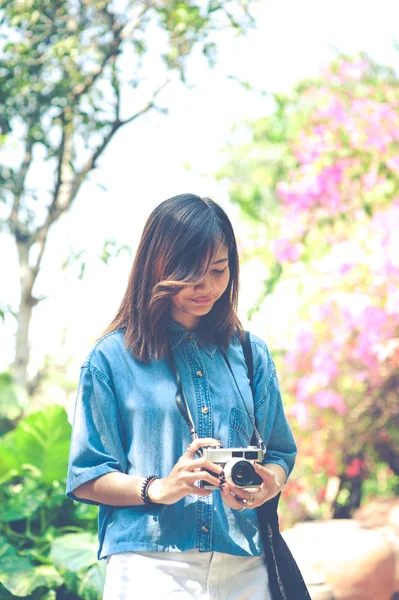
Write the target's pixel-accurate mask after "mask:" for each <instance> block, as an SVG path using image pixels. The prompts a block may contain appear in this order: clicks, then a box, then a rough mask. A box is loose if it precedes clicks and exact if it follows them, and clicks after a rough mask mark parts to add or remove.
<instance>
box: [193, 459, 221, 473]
mask: <svg viewBox="0 0 399 600" xmlns="http://www.w3.org/2000/svg"><path fill="white" fill-rule="evenodd" d="M184 467H185V468H186V469H188V470H192V471H194V469H207V470H208V471H212V472H213V473H218V474H220V473H223V467H222V466H221V465H217V464H216V463H213V462H212V461H210V460H208V459H207V458H197V459H195V460H191V461H190V462H187V463H185V465H184Z"/></svg>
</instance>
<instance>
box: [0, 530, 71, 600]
mask: <svg viewBox="0 0 399 600" xmlns="http://www.w3.org/2000/svg"><path fill="white" fill-rule="evenodd" d="M63 582H64V581H63V579H62V577H61V576H60V574H59V573H58V571H57V570H56V569H55V568H54V567H53V566H52V565H40V566H38V567H37V566H35V565H33V564H32V563H31V562H30V561H29V560H28V559H27V558H25V557H24V556H21V555H19V554H18V552H17V551H16V549H15V548H14V547H13V546H11V544H9V543H8V541H7V539H6V538H5V537H2V536H1V537H0V583H1V584H2V585H3V586H4V587H5V588H6V590H8V591H9V592H10V593H11V594H13V595H14V596H28V595H29V594H31V593H32V592H33V591H34V590H35V589H36V588H39V587H46V588H57V587H60V585H62V584H63Z"/></svg>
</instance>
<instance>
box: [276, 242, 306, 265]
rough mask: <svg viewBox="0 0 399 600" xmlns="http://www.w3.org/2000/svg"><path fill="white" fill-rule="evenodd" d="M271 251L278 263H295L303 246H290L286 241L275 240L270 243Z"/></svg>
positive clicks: (298, 244) (297, 244)
mask: <svg viewBox="0 0 399 600" xmlns="http://www.w3.org/2000/svg"><path fill="white" fill-rule="evenodd" d="M271 249H272V252H273V253H274V256H275V257H276V259H277V260H278V261H279V262H295V261H297V260H298V259H299V257H300V256H301V254H302V251H303V244H300V243H296V244H292V243H291V242H290V241H289V240H286V239H282V238H280V239H276V240H273V242H272V243H271Z"/></svg>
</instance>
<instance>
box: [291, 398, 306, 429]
mask: <svg viewBox="0 0 399 600" xmlns="http://www.w3.org/2000/svg"><path fill="white" fill-rule="evenodd" d="M291 414H292V416H293V417H294V419H296V420H297V421H298V425H301V426H304V425H306V423H307V422H308V420H309V408H308V406H306V404H304V403H303V402H297V403H296V404H294V406H293V407H292V408H291Z"/></svg>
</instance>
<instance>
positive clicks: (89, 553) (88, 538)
mask: <svg viewBox="0 0 399 600" xmlns="http://www.w3.org/2000/svg"><path fill="white" fill-rule="evenodd" d="M97 546H98V541H97V536H95V535H93V534H90V533H77V534H68V535H64V536H62V537H60V538H58V539H57V540H55V541H54V542H53V544H52V547H51V559H52V561H53V563H54V565H55V566H56V568H57V569H58V570H59V571H60V573H61V574H62V576H63V577H64V580H65V584H66V586H67V587H68V589H70V590H71V591H72V592H74V593H75V594H77V595H78V596H80V597H81V598H83V600H100V599H101V597H102V592H103V588H104V581H105V563H103V562H101V563H100V562H98V560H97Z"/></svg>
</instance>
